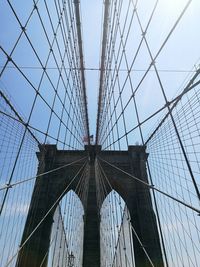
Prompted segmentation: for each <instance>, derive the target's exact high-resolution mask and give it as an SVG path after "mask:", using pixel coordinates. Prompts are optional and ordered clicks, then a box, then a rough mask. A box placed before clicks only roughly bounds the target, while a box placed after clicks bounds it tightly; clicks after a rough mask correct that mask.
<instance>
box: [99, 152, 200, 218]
mask: <svg viewBox="0 0 200 267" xmlns="http://www.w3.org/2000/svg"><path fill="white" fill-rule="evenodd" d="M98 158H99V159H100V160H101V161H103V162H105V163H106V164H108V165H109V166H111V167H112V168H114V169H116V170H118V171H120V172H122V173H124V174H126V175H127V176H129V177H131V178H133V179H134V180H135V181H137V182H140V183H141V184H143V185H145V186H147V187H148V188H149V189H153V190H155V191H157V192H159V193H161V194H162V195H165V196H166V197H168V198H170V199H172V200H174V201H176V202H178V203H180V204H182V205H184V206H185V207H187V208H189V209H191V210H193V211H195V212H197V213H198V215H200V209H198V208H195V207H193V206H191V205H190V204H188V203H185V202H183V201H182V200H180V199H178V198H176V197H173V196H171V195H170V194H168V193H166V192H164V191H162V190H160V189H159V188H157V187H155V186H154V185H150V184H148V183H146V182H144V181H142V180H140V179H139V178H138V177H135V176H134V175H132V174H130V173H128V172H126V171H124V170H122V169H121V168H119V167H117V166H115V165H114V164H112V163H110V162H108V161H106V160H104V159H102V158H100V157H98Z"/></svg>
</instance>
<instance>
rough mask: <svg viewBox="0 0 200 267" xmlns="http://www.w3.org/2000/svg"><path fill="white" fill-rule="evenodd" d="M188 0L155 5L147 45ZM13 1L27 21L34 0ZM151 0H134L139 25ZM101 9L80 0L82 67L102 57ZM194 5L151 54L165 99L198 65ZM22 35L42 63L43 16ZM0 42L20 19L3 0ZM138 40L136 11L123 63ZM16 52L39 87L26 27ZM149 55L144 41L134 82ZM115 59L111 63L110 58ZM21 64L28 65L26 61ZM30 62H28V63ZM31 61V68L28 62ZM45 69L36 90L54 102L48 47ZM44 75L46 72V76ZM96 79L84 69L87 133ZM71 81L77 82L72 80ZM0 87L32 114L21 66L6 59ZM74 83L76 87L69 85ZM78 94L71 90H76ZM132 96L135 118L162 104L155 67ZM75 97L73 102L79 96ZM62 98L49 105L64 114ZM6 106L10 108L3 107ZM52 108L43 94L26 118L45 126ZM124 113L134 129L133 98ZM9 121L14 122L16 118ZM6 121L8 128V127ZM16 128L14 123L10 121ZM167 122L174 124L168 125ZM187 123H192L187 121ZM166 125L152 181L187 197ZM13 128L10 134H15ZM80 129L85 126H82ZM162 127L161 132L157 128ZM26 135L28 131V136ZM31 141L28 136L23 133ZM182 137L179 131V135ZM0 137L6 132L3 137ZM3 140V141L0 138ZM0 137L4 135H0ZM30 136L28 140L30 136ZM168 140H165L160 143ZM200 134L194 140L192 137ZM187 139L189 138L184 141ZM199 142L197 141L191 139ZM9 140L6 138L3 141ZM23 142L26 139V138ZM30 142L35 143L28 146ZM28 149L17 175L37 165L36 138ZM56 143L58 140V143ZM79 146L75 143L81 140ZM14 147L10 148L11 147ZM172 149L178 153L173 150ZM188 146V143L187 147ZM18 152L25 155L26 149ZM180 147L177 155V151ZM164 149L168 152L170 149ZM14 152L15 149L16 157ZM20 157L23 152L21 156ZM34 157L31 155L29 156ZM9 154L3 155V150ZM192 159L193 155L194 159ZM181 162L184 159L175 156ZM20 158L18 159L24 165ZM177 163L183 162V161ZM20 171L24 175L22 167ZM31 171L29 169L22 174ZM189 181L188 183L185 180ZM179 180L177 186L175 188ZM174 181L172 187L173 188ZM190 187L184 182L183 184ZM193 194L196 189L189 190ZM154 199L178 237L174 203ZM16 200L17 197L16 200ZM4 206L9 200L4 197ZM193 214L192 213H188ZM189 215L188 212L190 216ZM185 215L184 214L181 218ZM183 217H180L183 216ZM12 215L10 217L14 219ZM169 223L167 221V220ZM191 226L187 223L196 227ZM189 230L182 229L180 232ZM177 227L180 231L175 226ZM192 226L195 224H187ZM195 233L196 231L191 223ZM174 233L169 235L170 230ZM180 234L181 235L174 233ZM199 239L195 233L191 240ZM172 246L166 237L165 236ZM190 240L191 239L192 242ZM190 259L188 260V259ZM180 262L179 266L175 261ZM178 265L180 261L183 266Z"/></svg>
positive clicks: (199, 36) (160, 36)
mask: <svg viewBox="0 0 200 267" xmlns="http://www.w3.org/2000/svg"><path fill="white" fill-rule="evenodd" d="M186 2H187V1H186V0H160V1H159V3H158V6H157V9H156V12H155V15H154V17H153V19H152V21H151V24H150V26H149V29H148V32H147V33H146V38H147V40H148V43H149V46H150V48H151V51H152V54H153V56H155V55H156V53H157V52H158V50H159V48H160V47H161V45H162V43H163V42H164V40H165V38H166V37H167V35H168V33H169V32H170V30H171V28H172V26H173V25H174V23H175V21H176V19H177V17H178V16H179V14H180V12H181V11H182V9H183V7H184V5H185V4H186ZM53 3H54V1H50V0H49V1H48V5H49V9H50V12H51V15H52V16H51V17H52V23H53V25H56V24H57V23H58V18H57V15H56V12H55V7H54V4H53ZM12 4H13V7H14V8H15V11H16V13H17V14H18V16H19V18H20V21H21V22H22V24H24V23H25V22H26V20H27V18H28V16H29V14H30V12H31V10H32V8H33V2H32V1H31V0H28V1H27V0H21V1H17V0H15V1H12ZM127 4H128V1H125V0H124V4H123V7H122V9H123V11H124V10H125V9H126V8H127ZM154 4H155V0H148V1H147V0H140V1H138V6H137V11H138V14H139V16H140V19H141V24H142V27H143V29H145V27H146V24H147V22H148V19H149V16H150V14H151V11H152V8H153V5H154ZM38 7H39V10H40V11H41V12H42V14H43V17H42V18H43V21H44V23H45V27H46V29H47V30H48V37H49V39H51V40H52V39H53V33H52V31H51V25H50V22H49V20H48V17H47V13H46V9H45V6H44V1H39V2H38ZM102 9H103V1H100V0H98V1H97V0H89V1H88V0H82V1H81V14H82V33H83V48H84V60H85V67H86V68H95V69H98V68H99V59H100V53H101V51H100V50H101V31H102ZM131 10H132V9H130V12H129V16H128V19H129V20H130V17H131ZM199 10H200V1H199V0H193V1H192V2H191V5H190V6H189V8H188V10H187V11H186V13H185V14H184V16H183V18H182V19H181V21H180V23H179V24H178V26H177V28H176V29H175V31H174V33H173V34H172V36H171V37H170V39H169V41H168V42H167V43H166V45H165V47H164V49H163V50H162V52H161V53H160V54H159V56H158V58H157V59H156V66H157V68H158V71H159V74H160V78H161V80H162V84H163V86H164V89H165V91H166V95H167V98H168V100H171V99H172V98H173V97H174V96H175V95H176V94H177V93H178V92H180V91H181V90H182V89H183V88H184V85H185V84H187V82H188V80H189V78H190V77H191V76H192V75H193V72H190V71H191V70H195V68H196V67H197V66H198V65H199V59H200V54H199V47H200V31H199V30H198V25H199ZM121 21H122V22H123V21H124V15H123V14H122V18H121ZM26 32H27V35H28V36H29V37H30V39H31V41H32V43H33V45H34V48H35V49H36V51H37V53H38V54H39V57H40V59H41V61H42V63H43V64H45V61H46V59H47V56H48V51H49V46H48V43H47V41H46V39H45V36H44V31H43V30H42V28H41V24H40V22H39V19H38V16H37V15H36V14H34V15H33V16H32V18H31V19H30V22H29V24H28V26H27V29H26ZM0 33H1V35H0V45H1V46H2V47H3V49H4V50H5V51H6V52H7V53H8V54H9V53H10V52H11V50H12V48H13V45H14V43H15V41H16V39H17V38H18V36H19V35H20V26H19V23H18V22H17V20H16V18H15V17H14V15H13V13H12V12H11V9H10V7H9V5H8V2H7V1H1V2H0ZM140 40H141V29H140V27H139V24H138V21H137V19H136V18H134V21H133V24H132V28H131V32H130V34H129V39H128V42H127V46H126V52H127V55H128V64H129V65H130V64H131V61H132V58H133V56H134V54H135V52H136V49H137V47H138V44H139V42H140ZM58 41H59V45H60V47H61V48H62V49H64V43H63V40H62V38H61V32H60V31H58ZM117 43H119V36H118V38H117ZM53 48H54V52H55V56H56V59H57V61H58V64H59V66H61V65H62V62H61V58H60V55H59V51H58V48H57V47H56V45H55V44H54V46H53ZM12 58H13V60H14V61H15V62H16V64H17V65H18V66H19V67H22V70H23V72H24V74H25V75H26V76H27V77H28V78H29V79H30V80H31V82H32V84H33V86H34V87H36V88H37V87H38V86H39V83H40V79H41V75H42V69H41V65H40V63H39V62H38V59H37V58H36V56H35V55H34V53H33V51H32V49H31V47H30V45H29V43H28V41H27V39H26V38H25V36H24V35H23V36H22V38H21V39H20V42H19V44H18V45H17V47H16V49H15V51H14V53H13V56H12ZM5 62H6V56H5V54H4V53H3V52H2V51H1V50H0V66H1V68H0V70H1V69H2V66H3V65H4V64H5ZM150 63H151V59H150V56H149V53H148V51H147V48H146V46H145V44H144V43H143V44H142V46H141V49H140V52H139V54H138V57H137V59H136V61H135V64H134V66H133V71H132V72H131V78H132V82H133V86H134V87H136V86H137V84H138V82H139V81H140V79H141V77H142V76H143V74H144V72H145V70H146V69H147V68H148V66H149V64H150ZM112 66H113V65H112ZM24 67H25V68H24ZM26 67H28V68H26ZM30 67H31V68H30ZM47 67H48V69H47V74H45V75H44V78H43V79H42V82H41V89H40V93H41V96H42V97H44V98H45V99H46V101H47V103H48V105H50V106H52V104H53V102H54V91H53V87H56V86H57V81H58V76H59V73H58V71H57V70H56V62H55V60H54V58H53V56H52V55H51V56H50V58H49V61H48V66H47ZM65 67H66V68H68V67H69V64H68V62H67V60H66V61H65ZM124 68H126V65H125V62H124V61H122V64H121V69H124ZM47 75H49V76H50V77H51V82H52V84H53V86H52V84H51V83H50V81H49V79H48V77H47ZM119 76H120V77H119V79H120V83H121V84H122V83H123V82H124V80H125V77H126V72H124V71H120V75H119ZM72 82H73V81H72V77H70V83H71V84H72ZM98 87H99V71H98V70H86V89H87V97H88V111H89V112H88V113H89V123H90V132H91V134H95V130H96V116H97V99H98ZM73 88H74V87H73ZM0 89H2V90H4V91H5V92H6V94H8V97H9V98H10V99H11V102H12V104H13V105H14V106H15V107H16V109H17V111H18V112H19V113H20V114H21V115H23V117H24V120H25V121H26V120H27V119H28V116H29V112H30V109H31V104H32V102H33V99H34V96H35V92H34V90H33V88H32V87H31V86H30V84H29V83H28V82H27V81H26V80H25V79H24V77H23V76H22V75H21V74H20V73H19V71H18V70H17V69H16V68H13V64H12V63H11V62H10V63H9V64H8V67H7V68H6V70H5V71H4V73H3V75H2V77H1V78H0ZM73 91H75V90H73ZM58 92H59V96H60V98H61V99H64V92H65V85H64V83H63V82H60V83H59V86H58ZM118 94H119V92H118V91H117V88H116V90H115V96H116V97H117V96H118ZM130 94H131V91H130V86H129V84H127V85H126V86H125V89H124V92H123V104H125V103H126V102H127V100H128V98H129V97H130ZM74 95H75V93H74ZM136 101H137V104H138V110H139V114H140V119H141V120H144V119H145V118H147V116H149V115H150V114H151V113H153V112H155V111H156V110H157V109H158V108H160V107H162V106H163V105H164V99H163V96H162V94H161V92H160V86H159V84H158V80H157V77H156V75H155V71H154V70H153V68H152V69H151V70H150V72H149V73H148V74H147V76H146V78H145V79H144V81H143V83H142V84H141V86H140V89H139V90H138V93H137V95H136ZM65 105H66V110H67V112H70V101H69V99H68V100H66V102H65ZM77 105H78V104H77ZM61 107H62V105H61V103H60V100H59V99H58V97H56V99H55V105H54V110H55V112H56V113H57V114H58V116H61V110H62V108H61ZM7 111H8V112H10V111H9V110H7ZM67 112H65V113H64V115H63V116H64V117H63V120H64V121H65V122H66V121H67V120H68V115H67ZM116 112H117V114H118V115H119V114H120V112H121V109H120V106H118V107H117V109H116ZM49 116H50V110H49V108H48V106H47V105H46V104H44V101H42V100H41V98H38V99H37V101H36V105H35V109H34V112H33V115H32V117H31V119H30V124H31V125H32V126H34V127H36V128H38V129H40V130H42V131H44V132H45V131H46V129H47V127H48V119H49ZM52 117H53V119H52V121H51V123H50V125H49V134H51V135H52V136H53V137H55V138H56V137H57V135H58V128H59V120H58V119H57V117H56V116H55V114H53V115H52ZM125 117H126V120H127V130H129V129H131V128H132V127H134V126H135V125H136V124H137V120H136V115H135V111H134V109H133V106H131V105H129V106H128V107H127V109H126V111H125ZM161 117H162V115H160V114H159V115H157V116H155V117H154V119H152V120H150V121H149V122H148V123H146V124H145V125H144V126H142V130H143V133H144V136H145V138H147V136H148V135H149V133H151V132H152V130H153V129H154V128H155V125H157V122H158V120H159V119H160V118H161ZM73 121H76V118H74V117H72V121H70V122H69V127H72V124H73ZM120 123H121V124H120V126H121V127H120V129H119V132H120V135H123V134H124V128H123V127H122V120H121V121H120ZM13 125H14V124H13ZM9 127H10V128H9ZM9 127H8V128H7V130H6V131H4V129H3V131H2V135H3V134H4V135H6V133H8V134H10V136H11V137H10V138H11V139H12V137H13V140H14V141H13V142H17V141H18V143H17V146H18V145H19V141H20V138H21V133H19V137H20V138H19V139H18V140H17V141H16V140H15V136H14V133H12V132H11V130H10V129H12V125H9ZM13 128H14V127H13ZM170 129H171V128H170ZM18 130H19V129H18ZM187 131H189V130H188V129H187ZM168 133H171V134H172V136H174V135H173V134H174V132H173V130H172V132H170V131H169V128H167V131H166V132H165V131H164V132H162V130H161V134H160V133H159V132H158V138H157V139H156V140H158V139H159V136H162V137H163V138H165V140H166V141H165V140H164V141H163V143H162V145H163V146H162V147H161V148H162V149H159V151H158V150H157V147H156V145H157V143H156V140H155V144H154V140H153V141H152V148H151V147H150V148H149V149H150V150H151V154H150V161H151V166H152V168H153V171H154V173H153V174H154V178H155V182H156V185H158V186H159V187H161V188H163V189H164V190H166V191H167V192H169V193H170V194H176V195H178V197H180V194H181V198H182V199H186V200H187V201H190V197H191V195H190V191H189V190H191V192H192V194H194V189H193V185H192V184H191V181H189V182H188V177H189V176H188V172H187V170H186V168H185V165H184V164H183V166H182V165H181V164H182V155H181V153H180V148H179V147H178V148H177V140H176V138H175V139H171V140H170V142H171V146H168V150H167V149H166V147H165V145H166V143H167V142H168ZM12 134H13V136H12ZM81 134H82V132H81ZM159 134H160V135H159ZM37 136H38V138H39V140H40V141H41V142H44V135H42V134H39V133H37ZM28 138H30V137H28ZM28 138H27V140H28V142H29V141H30V139H31V138H30V139H28ZM59 138H60V140H61V141H63V140H64V138H65V127H64V126H62V127H61V131H60V133H59ZM81 138H82V136H79V139H81ZM183 138H184V136H183ZM2 140H3V138H2ZM2 140H1V141H2ZM46 141H48V142H50V143H52V144H54V143H55V140H54V139H53V138H52V139H51V138H48V139H47V140H46ZM137 141H139V143H140V142H141V140H140V137H139V132H138V131H134V132H132V133H131V134H130V135H129V144H135V142H137ZM2 142H3V141H2ZM28 142H27V143H28ZM69 142H70V136H69V135H68V136H67V143H69ZM165 142H166V143H165ZM197 142H198V141H197ZM122 144H123V148H126V146H125V142H124V139H123V140H122ZM185 144H186V146H187V144H188V143H187V141H186V143H185ZM195 144H196V143H195ZM5 145H7V144H5ZM27 145H28V144H27ZM17 146H16V147H15V148H14V152H13V147H12V143H11V142H10V144H9V145H8V152H9V153H13V155H14V156H15V155H16V151H17ZM32 146H33V147H32ZM32 146H31V151H30V158H28V159H27V161H26V162H24V161H23V160H21V161H20V164H19V165H18V167H17V168H18V170H19V174H18V175H17V177H15V178H16V180H20V179H22V178H28V177H31V176H33V175H34V174H35V172H36V168H35V166H36V165H35V164H37V162H36V159H35V152H36V150H37V148H36V144H35V143H34V144H32ZM61 147H62V146H61V144H60V147H59V148H61ZM65 148H66V149H67V148H68V147H65ZM78 148H79V147H78ZM194 150H195V151H192V153H193V154H192V156H191V154H190V157H191V158H190V159H191V161H194V162H195V163H194V164H193V165H192V167H193V169H194V170H195V174H196V175H197V176H198V169H199V167H198V165H197V164H196V161H197V159H195V156H194V155H195V153H196V152H197V155H199V154H198V146H196V147H195V149H194ZM10 151H12V152H10ZM175 152H176V153H177V154H176V153H175ZM189 152H190V151H189ZM23 153H25V152H22V156H23ZM174 155H175V156H176V160H177V161H178V163H177V162H176V163H175V161H173V159H174V157H175V156H174ZM177 155H178V156H177ZM168 156H169V157H168ZM13 158H14V157H13ZM22 159H23V157H22ZM31 159H32V163H30V162H31ZM6 160H7V158H6ZM9 160H10V157H9V156H8V161H7V163H6V164H4V165H5V173H6V172H8V173H9V171H10V166H9V162H10V164H11V165H13V159H12V160H11V161H9ZM195 160H196V161H195ZM180 162H181V163H180ZM28 164H30V165H31V164H33V167H34V168H33V169H34V170H33V169H31V168H28V169H29V170H27V166H30V165H28ZM167 164H168V165H169V166H170V167H168V168H167V169H165V167H166V165H167ZM21 166H23V168H22V170H21ZM180 167H181V168H180ZM5 173H4V174H3V175H2V177H3V178H2V177H0V178H1V182H2V184H5V182H6V181H7V180H6V179H7V175H5ZM22 174H23V175H22ZM26 176H28V177H26ZM187 182H188V183H189V187H188V188H187V186H188V184H187ZM178 183H179V184H181V183H182V184H181V185H184V186H185V188H184V189H183V187H179V186H177V184H178ZM176 186H177V188H176ZM174 188H175V190H174ZM188 189H189V190H188ZM194 195H195V194H194ZM158 199H159V208H160V210H161V211H162V212H163V213H161V216H162V220H163V221H164V220H165V219H166V218H167V219H169V218H170V217H171V218H172V220H174V221H175V222H176V225H175V227H174V226H173V227H174V228H175V229H174V228H173V229H172V225H170V223H171V221H170V219H171V218H170V219H169V221H168V223H166V225H165V227H164V231H166V236H167V234H169V233H172V234H173V235H174V236H175V239H176V238H177V236H176V235H178V234H179V232H177V229H181V230H180V231H182V229H183V228H181V227H179V226H180V224H181V223H180V222H178V221H177V218H176V211H177V210H178V208H177V207H174V209H173V208H172V213H170V212H171V211H170V212H169V210H168V209H166V205H168V204H169V207H170V208H171V204H172V203H170V202H167V204H166V202H165V201H166V199H164V198H162V197H160V195H159V196H158ZM26 201H27V199H26V198H24V196H23V203H25V205H24V207H23V206H22V208H21V209H20V207H19V210H18V211H19V213H20V211H22V213H24V209H26V211H25V212H27V205H26ZM193 201H194V203H195V205H196V204H197V203H198V202H197V201H196V198H195V200H194V199H192V202H193ZM15 202H17V201H15ZM8 208H9V203H8ZM11 212H13V211H12V210H11ZM167 212H169V214H168V216H167V215H166V214H167ZM16 213H17V210H15V215H16ZM188 214H189V215H191V216H192V215H193V216H194V214H190V213H188ZM189 217H190V216H189ZM183 219H184V220H185V219H186V218H185V217H184V218H183ZM184 220H183V221H184ZM11 223H13V221H12V222H11ZM187 224H188V222H185V221H184V226H185V225H186V227H185V229H186V231H185V230H183V231H182V232H181V234H180V235H181V236H182V237H183V239H184V238H185V236H184V235H187V232H189V230H190V229H189V228H188V226H187ZM170 227H171V228H170ZM194 229H195V227H194V228H193V229H192V231H194ZM185 232H186V234H185ZM177 233H178V234H177ZM192 233H193V232H192ZM194 233H195V231H194ZM172 238H173V237H172ZM177 239H178V238H177ZM195 242H196V243H197V241H196V240H195ZM169 246H170V244H169ZM190 248H192V245H191V246H190ZM191 266H192V265H191ZM176 267H177V266H176ZM181 267H182V266H181Z"/></svg>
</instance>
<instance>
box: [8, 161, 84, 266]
mask: <svg viewBox="0 0 200 267" xmlns="http://www.w3.org/2000/svg"><path fill="white" fill-rule="evenodd" d="M86 163H87V161H85V162H84V164H83V165H82V166H81V168H80V169H79V170H78V172H77V173H76V174H75V176H74V177H73V178H72V180H71V182H70V183H69V184H68V185H67V186H66V187H65V189H64V190H63V192H62V193H61V194H60V196H59V197H58V198H57V199H56V201H55V202H54V203H53V205H52V206H51V208H50V209H49V210H48V211H47V213H46V214H45V215H44V217H43V218H42V219H41V220H40V222H39V223H38V224H37V225H36V227H35V228H34V229H33V231H32V232H31V233H30V234H29V236H28V237H27V238H26V240H25V241H24V242H23V244H22V245H21V246H20V247H19V248H18V250H17V251H16V252H15V253H14V255H13V256H12V257H11V258H10V259H9V260H8V261H7V263H6V264H5V266H4V267H7V266H9V265H10V263H11V262H12V261H13V260H14V258H15V257H16V256H17V254H18V253H19V252H20V251H21V249H22V248H23V247H24V246H25V245H26V243H27V242H28V240H29V239H30V238H31V237H32V236H33V234H34V233H35V232H36V231H37V229H38V228H39V227H40V225H41V224H42V223H43V222H44V220H45V219H46V218H47V216H48V215H49V214H50V212H51V211H52V210H53V209H54V208H55V206H56V205H57V204H58V203H59V201H60V200H61V199H62V197H63V196H64V195H65V193H66V191H67V189H68V188H69V186H70V185H71V184H72V183H73V182H74V180H75V179H76V178H77V176H78V175H79V174H80V172H81V171H82V170H83V169H84V168H85V166H86Z"/></svg>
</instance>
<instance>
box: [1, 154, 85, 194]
mask: <svg viewBox="0 0 200 267" xmlns="http://www.w3.org/2000/svg"><path fill="white" fill-rule="evenodd" d="M86 158H87V157H83V158H81V159H78V160H75V161H73V162H70V163H68V164H65V165H63V166H60V167H58V168H55V169H52V170H50V171H47V172H43V173H40V174H38V175H36V176H33V177H30V178H27V179H24V180H21V181H18V182H16V183H12V184H6V185H4V186H2V187H0V191H1V190H4V189H7V188H12V187H13V186H16V185H19V184H22V183H25V182H28V181H31V180H34V179H37V178H38V177H41V176H43V175H46V174H49V173H53V172H56V171H58V170H61V169H64V168H66V167H68V166H71V165H73V164H76V163H77V162H80V161H82V160H84V159H86Z"/></svg>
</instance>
